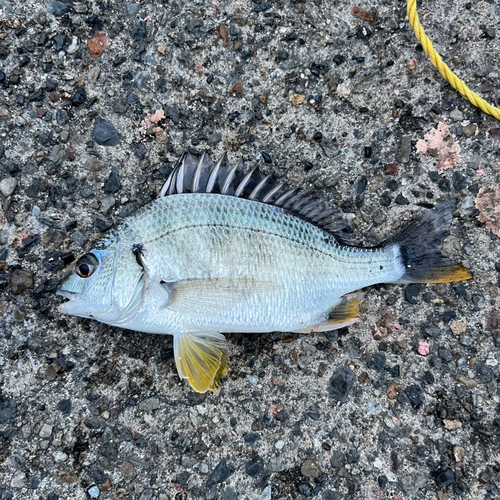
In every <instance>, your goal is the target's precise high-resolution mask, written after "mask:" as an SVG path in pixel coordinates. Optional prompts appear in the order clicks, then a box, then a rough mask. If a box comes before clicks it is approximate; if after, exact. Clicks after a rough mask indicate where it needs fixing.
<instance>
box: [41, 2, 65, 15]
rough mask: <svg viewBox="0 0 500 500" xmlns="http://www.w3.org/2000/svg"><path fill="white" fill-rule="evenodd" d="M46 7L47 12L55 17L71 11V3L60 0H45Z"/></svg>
mask: <svg viewBox="0 0 500 500" xmlns="http://www.w3.org/2000/svg"><path fill="white" fill-rule="evenodd" d="M45 7H46V9H47V12H48V13H49V14H52V15H53V16H55V17H62V16H64V14H67V13H68V12H70V11H71V5H70V4H68V3H66V2H59V1H58V0H45Z"/></svg>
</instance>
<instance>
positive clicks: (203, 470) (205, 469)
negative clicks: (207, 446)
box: [200, 463, 208, 474]
mask: <svg viewBox="0 0 500 500" xmlns="http://www.w3.org/2000/svg"><path fill="white" fill-rule="evenodd" d="M200 472H201V473H202V474H208V465H207V464H205V463H202V464H201V465H200Z"/></svg>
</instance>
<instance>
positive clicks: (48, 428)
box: [38, 424, 53, 438]
mask: <svg viewBox="0 0 500 500" xmlns="http://www.w3.org/2000/svg"><path fill="white" fill-rule="evenodd" d="M52 429H53V426H52V425H50V424H43V425H42V428H41V429H40V432H39V434H38V435H39V436H40V437H41V438H49V437H50V436H51V435H52Z"/></svg>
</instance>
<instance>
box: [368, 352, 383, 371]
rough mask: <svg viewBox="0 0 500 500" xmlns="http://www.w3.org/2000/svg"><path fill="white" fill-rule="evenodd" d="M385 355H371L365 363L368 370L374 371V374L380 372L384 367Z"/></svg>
mask: <svg viewBox="0 0 500 500" xmlns="http://www.w3.org/2000/svg"><path fill="white" fill-rule="evenodd" d="M385 359H386V358H385V354H382V353H377V354H373V355H372V356H370V357H369V358H368V360H367V361H366V365H367V366H368V368H370V370H375V371H376V372H381V371H382V370H383V369H384V366H385Z"/></svg>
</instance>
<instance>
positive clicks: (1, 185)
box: [0, 177, 17, 198]
mask: <svg viewBox="0 0 500 500" xmlns="http://www.w3.org/2000/svg"><path fill="white" fill-rule="evenodd" d="M16 187H17V179H16V178H15V177H7V179H3V180H2V181H1V182H0V193H2V195H3V196H5V197H6V198H7V196H10V195H11V194H12V193H13V192H14V191H15V189H16Z"/></svg>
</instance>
